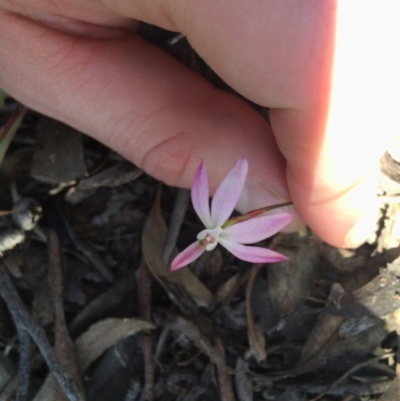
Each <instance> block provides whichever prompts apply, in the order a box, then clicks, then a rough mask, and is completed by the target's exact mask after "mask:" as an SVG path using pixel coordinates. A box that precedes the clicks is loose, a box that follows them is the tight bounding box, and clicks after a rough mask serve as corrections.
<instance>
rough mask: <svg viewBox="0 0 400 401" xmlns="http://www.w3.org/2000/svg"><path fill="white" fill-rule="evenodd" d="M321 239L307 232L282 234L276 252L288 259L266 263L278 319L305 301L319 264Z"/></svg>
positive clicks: (272, 300) (269, 286) (290, 312)
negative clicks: (268, 264) (282, 237)
mask: <svg viewBox="0 0 400 401" xmlns="http://www.w3.org/2000/svg"><path fill="white" fill-rule="evenodd" d="M320 244H321V241H320V240H319V239H318V238H317V237H315V236H314V235H313V234H312V233H311V232H310V231H308V230H303V231H301V232H299V233H294V234H289V235H286V236H285V237H284V239H283V240H282V242H281V245H280V246H279V247H278V248H277V251H278V252H281V253H283V254H285V255H286V256H287V257H288V258H289V259H288V260H287V261H284V262H281V263H279V264H272V265H270V266H268V284H269V285H268V288H269V293H270V299H271V302H272V305H273V306H274V309H275V312H276V314H277V317H278V319H284V318H286V317H287V316H289V315H291V314H292V313H293V312H295V311H296V310H297V309H298V308H299V306H300V305H302V304H303V303H304V299H305V297H306V296H307V295H308V294H309V292H310V289H311V286H312V283H313V279H314V275H315V272H316V269H317V267H318V263H319V249H320Z"/></svg>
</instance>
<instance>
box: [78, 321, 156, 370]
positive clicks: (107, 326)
mask: <svg viewBox="0 0 400 401" xmlns="http://www.w3.org/2000/svg"><path fill="white" fill-rule="evenodd" d="M144 329H154V325H153V324H151V323H149V322H145V321H143V320H139V319H134V318H130V319H128V318H125V319H116V318H109V319H105V320H102V321H101V322H98V323H95V324H94V325H92V326H91V327H90V328H89V330H88V331H86V332H85V333H83V334H82V335H81V336H80V337H79V338H78V339H77V340H76V341H75V349H76V353H77V357H78V362H79V366H80V369H81V371H82V372H84V371H85V370H86V369H87V368H88V367H89V365H90V364H91V363H92V362H93V361H95V360H96V359H97V358H98V357H99V356H100V355H101V354H102V353H103V352H104V351H105V350H107V349H108V348H110V347H111V346H112V345H114V344H116V343H117V342H118V341H121V340H123V339H125V338H127V337H129V336H132V335H133V334H136V333H138V332H139V331H141V330H144Z"/></svg>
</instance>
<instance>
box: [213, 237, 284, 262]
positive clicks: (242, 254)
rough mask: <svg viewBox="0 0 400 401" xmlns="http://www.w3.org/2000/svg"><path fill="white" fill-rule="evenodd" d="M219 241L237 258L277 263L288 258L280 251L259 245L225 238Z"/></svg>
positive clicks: (247, 260)
mask: <svg viewBox="0 0 400 401" xmlns="http://www.w3.org/2000/svg"><path fill="white" fill-rule="evenodd" d="M219 243H220V244H221V245H222V246H224V247H225V248H226V249H227V250H228V251H229V252H231V253H232V254H233V255H235V256H236V257H237V258H239V259H242V260H245V261H246V262H252V263H275V262H281V261H282V260H287V259H288V258H287V257H286V256H284V255H281V254H280V253H278V252H275V251H271V250H270V249H266V248H260V247H258V246H246V245H242V244H238V243H237V242H233V241H228V240H226V239H223V238H220V239H219Z"/></svg>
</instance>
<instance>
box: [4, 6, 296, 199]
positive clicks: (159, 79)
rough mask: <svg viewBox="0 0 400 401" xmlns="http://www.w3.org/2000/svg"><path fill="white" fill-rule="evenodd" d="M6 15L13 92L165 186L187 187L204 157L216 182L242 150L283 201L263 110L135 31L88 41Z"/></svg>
mask: <svg viewBox="0 0 400 401" xmlns="http://www.w3.org/2000/svg"><path fill="white" fill-rule="evenodd" d="M0 19H1V20H0V23H1V26H2V35H1V37H0V63H1V65H2V68H1V69H0V86H2V87H3V88H4V89H5V90H6V91H8V92H9V93H10V94H12V95H13V96H15V97H16V98H17V99H20V100H21V101H22V102H24V103H26V104H27V105H29V106H31V107H33V108H35V109H36V110H39V111H41V112H43V113H46V114H48V115H51V116H53V117H55V118H58V119H60V120H62V121H64V122H67V123H69V124H71V125H73V126H75V127H76V128H78V129H80V130H81V131H83V132H86V133H88V134H90V135H92V136H93V137H95V138H98V139H99V140H101V141H102V142H104V143H106V144H108V145H109V146H111V147H112V148H114V149H115V150H117V151H118V152H120V153H121V154H123V155H124V156H126V157H127V158H129V159H130V160H132V161H133V162H134V163H136V164H137V165H138V166H141V167H143V168H144V169H145V170H146V171H147V172H148V173H149V174H151V175H153V176H155V177H156V178H158V179H161V180H163V181H164V182H166V183H168V184H171V185H177V186H185V187H189V186H190V185H191V183H192V180H193V176H194V171H195V169H196V167H197V165H198V164H199V162H200V160H201V159H202V158H203V159H204V161H205V163H206V165H207V168H208V170H209V172H210V176H211V177H210V183H211V187H212V188H213V189H215V188H216V186H217V185H218V183H219V181H220V180H221V179H222V177H223V176H224V175H225V174H226V173H227V172H228V171H229V170H230V169H231V168H232V166H233V165H234V164H235V163H236V161H237V160H238V159H239V158H240V157H243V156H244V157H247V158H249V160H251V161H252V162H251V163H252V169H251V173H250V176H249V177H250V179H255V180H260V179H261V176H262V178H263V179H265V180H266V181H267V182H273V183H274V185H273V189H272V190H271V191H270V192H269V193H268V190H267V191H266V198H265V204H270V203H277V202H279V201H281V200H282V199H287V196H288V195H287V190H286V186H285V176H284V164H283V159H282V157H281V155H280V153H279V151H278V150H277V148H276V144H275V141H274V139H273V137H272V135H271V132H270V129H269V126H268V125H267V124H266V123H265V121H264V120H263V118H261V117H260V116H259V115H258V114H256V113H255V112H254V111H253V110H252V109H251V108H249V107H248V106H246V105H245V104H244V103H243V102H241V101H239V100H238V99H236V98H235V97H233V96H231V95H228V94H226V93H224V92H221V91H218V90H216V89H214V88H213V87H212V86H211V85H209V84H208V83H206V82H205V81H204V80H203V79H201V78H200V77H198V76H197V75H196V74H194V73H193V72H191V71H190V70H188V69H186V68H185V67H183V66H182V65H180V64H179V63H178V62H176V61H175V60H173V59H172V58H170V57H169V56H167V55H166V54H165V53H164V52H162V51H161V50H159V49H157V48H155V47H153V46H150V45H148V44H146V43H145V42H144V41H142V40H141V39H140V38H138V37H129V38H127V39H124V40H113V39H110V40H103V41H99V40H91V39H83V38H79V37H71V36H68V35H64V34H62V33H60V32H56V31H52V30H51V29H48V28H47V27H45V26H42V25H40V24H37V23H35V22H32V21H29V20H26V19H23V18H18V17H16V16H14V15H10V14H5V13H3V14H0ZM3 32H4V34H3ZM22 38H23V40H22ZM265 172H267V176H266V177H263V175H264V174H265ZM268 197H270V199H269V198H268Z"/></svg>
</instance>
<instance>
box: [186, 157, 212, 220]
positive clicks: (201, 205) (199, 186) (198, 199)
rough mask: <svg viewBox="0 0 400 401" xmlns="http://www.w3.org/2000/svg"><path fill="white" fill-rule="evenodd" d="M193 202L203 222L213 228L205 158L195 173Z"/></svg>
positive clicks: (192, 193)
mask: <svg viewBox="0 0 400 401" xmlns="http://www.w3.org/2000/svg"><path fill="white" fill-rule="evenodd" d="M191 195H192V203H193V207H194V210H195V211H196V213H197V215H198V216H199V218H200V220H201V222H202V223H203V224H204V225H205V226H206V227H207V228H211V215H210V194H209V189H208V174H207V170H206V168H205V166H204V162H203V160H202V161H201V163H200V165H199V167H198V168H197V170H196V173H195V175H194V181H193V186H192V192H191Z"/></svg>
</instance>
